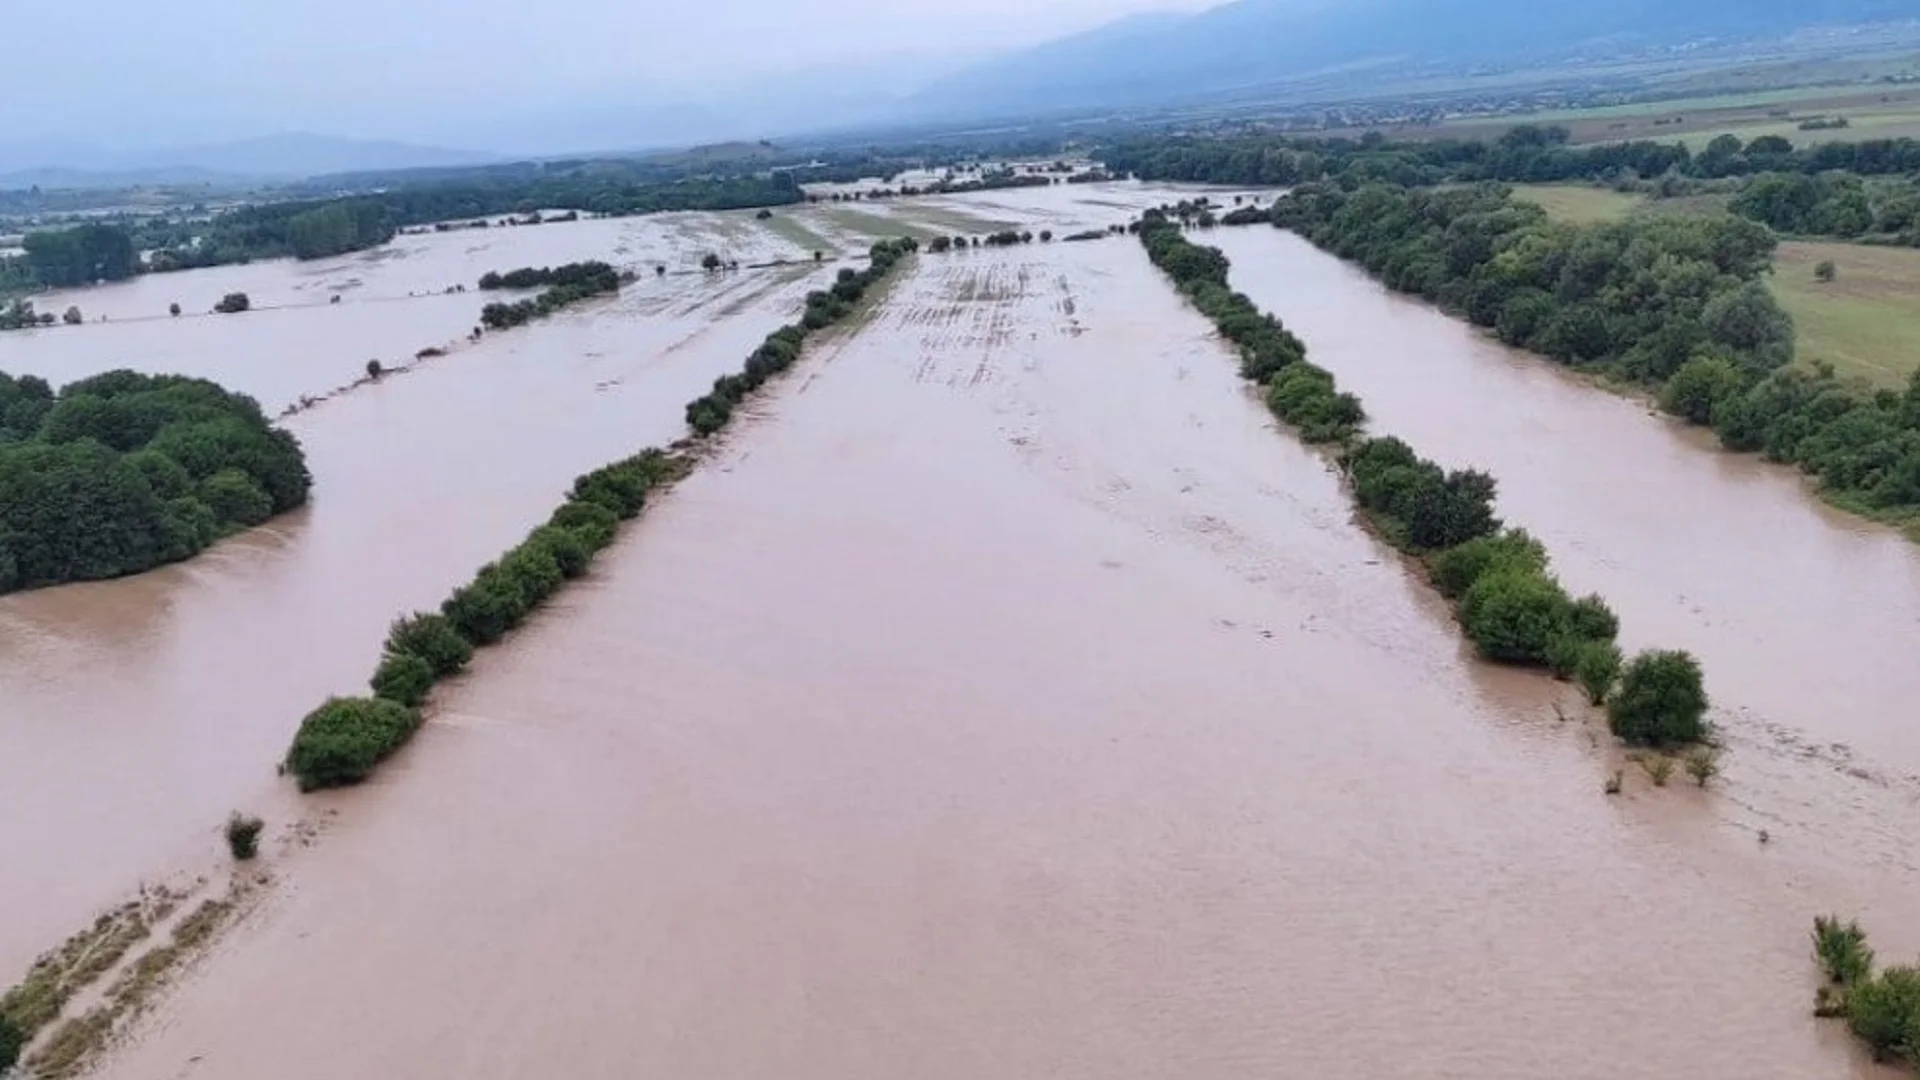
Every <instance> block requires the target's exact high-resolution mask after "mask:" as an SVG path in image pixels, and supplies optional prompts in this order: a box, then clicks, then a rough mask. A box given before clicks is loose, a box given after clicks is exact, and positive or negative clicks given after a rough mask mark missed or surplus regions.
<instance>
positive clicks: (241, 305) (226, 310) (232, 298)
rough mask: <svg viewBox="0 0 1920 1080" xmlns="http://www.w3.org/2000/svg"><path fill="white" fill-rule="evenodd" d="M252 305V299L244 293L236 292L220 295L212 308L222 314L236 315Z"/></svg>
mask: <svg viewBox="0 0 1920 1080" xmlns="http://www.w3.org/2000/svg"><path fill="white" fill-rule="evenodd" d="M252 306H253V301H252V300H251V299H249V298H248V297H247V294H246V293H243V292H236V293H228V294H227V295H225V296H223V297H221V298H220V302H219V303H217V304H215V305H213V310H215V311H217V312H219V313H220V314H222V315H237V314H239V313H240V312H242V311H246V310H247V309H248V308H251V307H252Z"/></svg>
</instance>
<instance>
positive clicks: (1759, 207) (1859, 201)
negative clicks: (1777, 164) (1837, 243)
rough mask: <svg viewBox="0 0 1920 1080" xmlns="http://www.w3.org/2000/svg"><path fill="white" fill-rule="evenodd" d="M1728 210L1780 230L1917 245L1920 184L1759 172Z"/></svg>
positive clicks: (1829, 174)
mask: <svg viewBox="0 0 1920 1080" xmlns="http://www.w3.org/2000/svg"><path fill="white" fill-rule="evenodd" d="M1727 208H1728V209H1729V210H1731V211H1733V212H1734V213H1736V214H1739V215H1741V216H1742V217H1746V218H1750V219H1752V220H1754V221H1758V222H1761V223H1763V224H1766V225H1768V226H1771V227H1772V228H1774V229H1777V230H1779V231H1780V232H1783V233H1791V234H1796V235H1801V236H1830V237H1834V238H1836V239H1840V240H1859V241H1867V242H1875V243H1889V244H1900V245H1905V246H1908V247H1920V182H1917V181H1916V180H1915V179H1914V178H1913V177H1909V176H1902V177H1879V178H1873V179H1868V178H1864V177H1862V176H1860V175H1858V174H1856V173H1846V172H1827V173H1812V174H1809V173H1761V174H1760V175H1758V176H1755V177H1753V178H1752V179H1751V180H1749V181H1747V182H1746V183H1745V184H1743V185H1741V187H1740V190H1739V191H1738V192H1737V193H1735V195H1734V197H1733V200H1732V201H1731V202H1730V203H1728V206H1727Z"/></svg>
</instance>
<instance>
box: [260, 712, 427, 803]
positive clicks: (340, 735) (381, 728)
mask: <svg viewBox="0 0 1920 1080" xmlns="http://www.w3.org/2000/svg"><path fill="white" fill-rule="evenodd" d="M419 727H420V714H419V713H418V712H416V711H414V710H413V709H410V708H407V707H406V706H404V705H401V704H398V703H397V702H392V701H386V700H383V699H379V698H333V699H331V700H329V701H327V702H326V703H325V704H323V705H321V706H320V707H319V708H317V709H315V710H314V711H313V712H311V713H309V714H307V717H306V719H305V720H302V721H301V723H300V730H299V732H298V734H296V735H295V736H294V740H293V746H292V748H291V749H290V750H288V752H287V762H286V765H287V771H288V772H290V773H292V774H293V775H294V777H295V778H297V779H298V780H299V782H300V790H302V791H313V790H315V789H317V788H329V787H345V786H347V785H350V784H357V783H359V782H360V781H362V780H365V779H366V778H367V777H368V776H369V775H371V774H372V772H373V768H374V766H376V765H378V764H379V763H380V762H381V761H384V760H385V759H386V758H387V757H389V756H390V755H392V754H393V752H394V751H396V750H398V749H400V748H401V747H402V746H405V745H406V743H407V740H409V739H411V738H413V734H414V732H415V731H417V730H418V729H419Z"/></svg>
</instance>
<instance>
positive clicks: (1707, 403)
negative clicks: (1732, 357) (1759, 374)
mask: <svg viewBox="0 0 1920 1080" xmlns="http://www.w3.org/2000/svg"><path fill="white" fill-rule="evenodd" d="M1745 388H1746V378H1745V377H1744V376H1742V375H1741V374H1740V369H1739V368H1737V367H1735V366H1733V364H1732V362H1730V361H1728V360H1726V359H1724V358H1722V357H1718V356H1700V357H1695V358H1694V359H1692V360H1689V361H1687V362H1686V363H1684V364H1682V365H1680V370H1678V371H1676V372H1674V373H1673V377H1672V378H1670V379H1668V380H1667V386H1666V389H1665V390H1663V391H1661V394H1660V407H1661V408H1662V409H1665V410H1666V411H1667V412H1669V413H1672V414H1673V415H1675V416H1678V417H1680V418H1682V419H1684V420H1687V421H1689V422H1690V423H1695V424H1711V423H1712V422H1713V414H1714V410H1715V409H1716V408H1718V407H1719V406H1720V403H1721V402H1723V401H1726V400H1728V399H1730V398H1733V397H1735V396H1736V395H1738V394H1739V393H1740V392H1741V391H1742V390H1743V389H1745Z"/></svg>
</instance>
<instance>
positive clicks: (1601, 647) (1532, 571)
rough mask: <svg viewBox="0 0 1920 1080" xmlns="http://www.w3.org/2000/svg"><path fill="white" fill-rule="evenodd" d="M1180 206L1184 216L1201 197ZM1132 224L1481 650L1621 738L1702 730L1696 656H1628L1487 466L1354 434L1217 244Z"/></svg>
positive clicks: (1167, 223) (1176, 227) (1271, 404)
mask: <svg viewBox="0 0 1920 1080" xmlns="http://www.w3.org/2000/svg"><path fill="white" fill-rule="evenodd" d="M1177 212H1181V213H1183V216H1195V215H1196V214H1197V213H1199V212H1203V208H1195V207H1182V208H1180V210H1179V211H1177ZM1138 232H1139V235H1140V239H1141V242H1142V243H1143V244H1144V245H1145V246H1146V249H1147V254H1148V256H1149V257H1150V258H1151V259H1152V260H1153V263H1154V265H1155V266H1158V267H1159V268H1160V269H1161V270H1162V271H1163V272H1165V273H1166V274H1167V276H1168V277H1170V278H1172V279H1173V281H1174V283H1175V284H1176V285H1177V286H1178V287H1179V289H1180V292H1181V294H1182V295H1184V296H1185V297H1186V298H1187V300H1188V301H1189V302H1190V303H1192V304H1193V305H1194V307H1195V308H1197V309H1199V310H1200V312H1201V313H1202V314H1204V315H1206V316H1207V317H1208V318H1209V319H1211V320H1213V324H1214V326H1215V328H1216V329H1218V330H1219V332H1220V334H1221V336H1223V337H1225V338H1226V339H1227V340H1228V341H1230V342H1232V343H1233V344H1234V346H1235V347H1236V348H1237V349H1238V350H1239V353H1240V373H1241V375H1242V377H1244V378H1246V379H1247V380H1249V381H1251V382H1254V383H1257V384H1259V385H1261V386H1262V387H1263V388H1264V389H1265V391H1266V394H1265V396H1266V401H1267V406H1268V408H1269V409H1271V410H1272V412H1273V413H1274V415H1275V416H1277V417H1278V418H1279V419H1281V420H1282V421H1284V422H1285V423H1287V424H1289V425H1291V426H1292V427H1293V428H1294V429H1295V430H1296V431H1298V432H1299V434H1300V437H1301V438H1302V439H1303V440H1305V441H1307V442H1309V443H1317V444H1334V445H1338V446H1340V447H1341V448H1342V455H1341V462H1342V464H1343V466H1344V467H1345V469H1346V472H1347V476H1348V479H1349V480H1350V481H1351V485H1352V490H1353V495H1354V500H1355V502H1356V503H1357V504H1358V505H1359V507H1360V509H1361V510H1362V511H1363V512H1364V513H1365V514H1366V516H1367V518H1368V519H1369V520H1370V521H1372V522H1373V523H1374V525H1375V526H1376V528H1377V529H1378V530H1379V532H1380V533H1381V535H1382V536H1384V537H1385V538H1386V540H1387V541H1388V542H1389V543H1391V544H1393V545H1394V546H1395V547H1397V548H1399V549H1400V550H1402V551H1404V552H1406V553H1407V554H1409V555H1412V556H1414V557H1415V558H1417V559H1419V560H1420V561H1421V562H1422V563H1423V564H1424V565H1425V566H1426V568H1427V570H1428V572H1429V574H1430V576H1431V578H1432V581H1433V583H1434V585H1435V586H1436V587H1437V588H1438V589H1439V590H1440V591H1441V592H1442V593H1443V594H1445V595H1446V597H1447V598H1448V599H1449V600H1451V601H1452V602H1453V604H1454V612H1455V615H1456V617H1457V618H1458V619H1459V622H1460V625H1461V629H1462V630H1463V631H1464V632H1465V634H1466V635H1467V637H1468V639H1469V640H1471V641H1472V642H1473V644H1474V646H1475V648H1476V649H1477V650H1478V651H1479V653H1480V655H1481V656H1483V657H1485V658H1486V659H1488V660H1491V661H1494V662H1496V663H1502V664H1513V665H1519V666H1527V667H1540V668H1545V669H1547V670H1550V671H1552V672H1553V673H1554V674H1555V675H1557V676H1559V677H1561V678H1577V679H1578V680H1579V682H1580V684H1581V685H1582V687H1583V688H1584V689H1585V690H1586V692H1587V694H1588V696H1589V698H1590V699H1591V700H1592V701H1593V703H1594V704H1595V705H1601V704H1604V705H1605V706H1606V707H1607V711H1608V716H1609V719H1610V721H1611V724H1612V727H1613V730H1614V732H1615V734H1617V735H1619V736H1620V737H1621V738H1623V739H1625V740H1626V741H1628V742H1630V743H1634V744H1637V745H1645V746H1655V747H1671V746H1680V745H1686V744H1690V743H1696V742H1699V741H1701V740H1702V739H1704V737H1705V735H1706V727H1705V717H1706V711H1707V697H1706V692H1705V690H1704V688H1703V686H1702V677H1701V673H1700V668H1699V665H1698V663H1697V662H1695V660H1694V659H1693V657H1691V656H1689V655H1688V654H1686V653H1682V652H1650V653H1645V654H1642V655H1641V656H1639V657H1636V658H1635V659H1634V660H1633V661H1632V663H1630V664H1629V663H1626V662H1625V661H1624V658H1623V657H1622V656H1621V653H1620V649H1619V647H1618V645H1616V644H1615V638H1616V637H1617V636H1618V633H1619V628H1620V624H1619V620H1618V619H1617V618H1616V617H1615V616H1614V613H1613V611H1612V610H1611V609H1610V608H1608V607H1607V605H1606V603H1605V601H1603V600H1601V599H1600V598H1599V597H1597V596H1588V597H1584V598H1581V599H1575V598H1573V597H1572V596H1570V595H1569V594H1568V593H1567V591H1566V589H1565V588H1563V587H1562V586H1561V584H1560V582H1559V581H1558V580H1557V579H1555V578H1554V576H1553V574H1552V573H1551V571H1550V569H1549V567H1548V562H1547V554H1546V551H1545V549H1544V548H1542V547H1541V546H1540V544H1539V543H1538V542H1537V541H1535V540H1534V539H1533V538H1532V537H1530V536H1528V535H1527V534H1526V532H1525V531H1523V530H1520V529H1509V528H1504V527H1503V526H1502V523H1501V521H1500V519H1499V518H1498V517H1497V516H1495V514H1494V512H1493V499H1494V492H1495V483H1494V480H1493V478H1492V477H1491V476H1488V475H1486V474H1485V473H1482V472H1478V471H1475V470H1472V469H1464V470H1456V471H1451V472H1450V471H1448V470H1446V469H1444V468H1442V467H1441V466H1439V465H1437V464H1435V463H1434V462H1432V461H1428V460H1426V459H1425V458H1422V457H1420V456H1419V455H1418V454H1416V453H1415V452H1414V450H1413V448H1412V447H1410V446H1408V445H1407V444H1406V443H1404V442H1402V441H1401V440H1399V439H1396V438H1391V437H1386V438H1366V437H1364V436H1363V427H1364V425H1365V423H1366V411H1365V409H1364V408H1363V407H1362V405H1361V403H1360V401H1359V399H1358V398H1355V397H1354V396H1353V395H1352V394H1349V393H1343V392H1342V391H1340V389H1339V388H1338V386H1337V385H1336V384H1335V382H1334V378H1333V375H1332V373H1330V372H1328V371H1326V370H1325V369H1323V368H1320V367H1316V366H1315V365H1313V364H1312V363H1309V362H1308V360H1307V358H1306V347H1305V345H1304V344H1303V343H1302V342H1301V341H1300V339H1299V338H1297V337H1295V336H1294V335H1293V334H1292V333H1290V332H1289V331H1288V330H1287V329H1286V328H1285V327H1284V326H1282V325H1281V323H1280V321H1279V320H1278V319H1276V318H1274V317H1273V316H1272V315H1271V314H1267V313H1264V312H1261V311H1260V310H1259V309H1258V308H1257V307H1256V306H1255V305H1254V303H1253V301H1251V300H1250V299H1248V298H1247V297H1246V296H1244V295H1242V294H1240V293H1237V292H1234V291H1233V289H1232V288H1231V286H1230V285H1229V284H1228V272H1229V270H1230V268H1231V264H1230V263H1229V262H1228V261H1227V257H1226V256H1225V255H1224V254H1222V253H1221V252H1220V251H1219V250H1217V249H1215V248H1210V247H1202V246H1200V245H1197V244H1194V243H1192V242H1191V241H1189V240H1188V239H1187V238H1186V236H1185V235H1184V233H1183V231H1182V226H1181V225H1180V224H1179V223H1178V222H1177V221H1175V220H1174V219H1173V218H1170V217H1168V216H1167V214H1165V213H1163V212H1161V211H1157V210H1154V211H1148V212H1147V214H1146V215H1145V216H1144V217H1143V218H1142V219H1141V221H1140V223H1139V228H1138Z"/></svg>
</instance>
